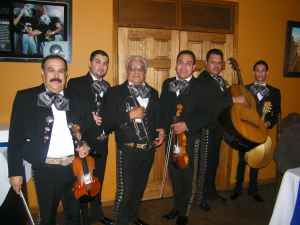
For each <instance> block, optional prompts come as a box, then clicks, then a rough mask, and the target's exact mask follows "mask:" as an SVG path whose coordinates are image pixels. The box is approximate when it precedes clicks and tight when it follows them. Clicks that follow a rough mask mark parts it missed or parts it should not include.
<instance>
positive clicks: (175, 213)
mask: <svg viewBox="0 0 300 225" xmlns="http://www.w3.org/2000/svg"><path fill="white" fill-rule="evenodd" d="M178 214H179V213H178V211H177V210H176V209H172V210H171V211H170V212H168V213H167V214H164V215H163V216H162V217H163V218H165V219H166V220H173V219H175V218H176V217H177V216H178Z"/></svg>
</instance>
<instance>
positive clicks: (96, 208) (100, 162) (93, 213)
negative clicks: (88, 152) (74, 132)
mask: <svg viewBox="0 0 300 225" xmlns="http://www.w3.org/2000/svg"><path fill="white" fill-rule="evenodd" d="M107 145H108V141H107V140H105V141H103V142H101V143H99V146H98V148H99V149H97V150H98V151H96V152H97V153H94V154H93V155H92V156H93V158H94V160H95V171H94V175H95V176H96V177H97V178H98V179H99V181H100V183H101V184H102V185H101V187H100V190H99V194H98V196H96V197H95V199H93V200H92V201H91V202H90V208H89V203H88V202H85V203H80V209H81V217H82V224H83V225H89V224H91V222H94V221H97V220H100V219H103V217H104V213H103V207H102V202H101V195H102V187H103V181H104V174H105V168H106V160H107V153H108V151H107ZM98 152H101V153H98ZM89 218H90V220H89Z"/></svg>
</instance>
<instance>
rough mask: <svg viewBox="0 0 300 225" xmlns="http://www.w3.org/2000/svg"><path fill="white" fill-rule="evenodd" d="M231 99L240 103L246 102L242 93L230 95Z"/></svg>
mask: <svg viewBox="0 0 300 225" xmlns="http://www.w3.org/2000/svg"><path fill="white" fill-rule="evenodd" d="M232 101H233V103H240V104H244V103H247V101H246V98H245V96H243V95H240V96H236V97H232Z"/></svg>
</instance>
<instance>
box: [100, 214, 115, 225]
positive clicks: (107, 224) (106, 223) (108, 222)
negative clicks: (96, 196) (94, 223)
mask: <svg viewBox="0 0 300 225" xmlns="http://www.w3.org/2000/svg"><path fill="white" fill-rule="evenodd" d="M99 222H100V223H102V224H104V225H113V221H112V220H111V219H109V218H107V217H105V216H104V217H103V218H102V219H99Z"/></svg>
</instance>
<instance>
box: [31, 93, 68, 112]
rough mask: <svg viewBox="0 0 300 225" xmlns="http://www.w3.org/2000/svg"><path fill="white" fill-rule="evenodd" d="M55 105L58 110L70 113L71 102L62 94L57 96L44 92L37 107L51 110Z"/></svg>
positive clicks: (40, 95) (39, 97) (39, 96)
mask: <svg viewBox="0 0 300 225" xmlns="http://www.w3.org/2000/svg"><path fill="white" fill-rule="evenodd" d="M52 104H54V106H55V108H56V109H57V110H61V111H68V110H69V100H68V99H67V98H65V97H64V96H63V95H61V94H56V93H53V92H49V91H44V92H42V93H40V94H39V95H38V100H37V105H38V106H41V107H45V108H50V107H51V105H52Z"/></svg>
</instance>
